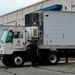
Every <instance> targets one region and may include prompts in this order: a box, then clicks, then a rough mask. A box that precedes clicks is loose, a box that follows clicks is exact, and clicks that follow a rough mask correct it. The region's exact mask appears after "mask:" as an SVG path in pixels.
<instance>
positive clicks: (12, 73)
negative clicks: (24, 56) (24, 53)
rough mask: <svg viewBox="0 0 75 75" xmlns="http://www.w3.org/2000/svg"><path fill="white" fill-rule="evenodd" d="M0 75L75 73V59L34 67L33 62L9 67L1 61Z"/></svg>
mask: <svg viewBox="0 0 75 75" xmlns="http://www.w3.org/2000/svg"><path fill="white" fill-rule="evenodd" d="M0 75H75V61H73V60H72V61H69V63H65V61H61V62H59V63H58V64H57V65H41V66H37V68H34V67H32V66H31V63H30V62H28V63H25V64H24V66H23V67H7V66H5V65H3V64H2V62H1V61H0Z"/></svg>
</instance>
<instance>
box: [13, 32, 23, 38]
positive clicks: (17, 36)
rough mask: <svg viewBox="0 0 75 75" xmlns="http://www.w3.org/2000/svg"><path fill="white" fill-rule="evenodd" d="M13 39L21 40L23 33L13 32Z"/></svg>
mask: <svg viewBox="0 0 75 75" xmlns="http://www.w3.org/2000/svg"><path fill="white" fill-rule="evenodd" d="M14 38H23V32H14Z"/></svg>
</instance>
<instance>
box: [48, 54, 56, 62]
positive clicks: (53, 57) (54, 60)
mask: <svg viewBox="0 0 75 75" xmlns="http://www.w3.org/2000/svg"><path fill="white" fill-rule="evenodd" d="M49 61H50V63H55V62H56V61H57V57H56V56H55V55H51V56H50V57H49Z"/></svg>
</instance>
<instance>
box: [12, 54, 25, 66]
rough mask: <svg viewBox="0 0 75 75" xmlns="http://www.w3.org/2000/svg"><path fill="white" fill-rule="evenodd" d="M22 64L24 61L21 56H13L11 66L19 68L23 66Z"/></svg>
mask: <svg viewBox="0 0 75 75" xmlns="http://www.w3.org/2000/svg"><path fill="white" fill-rule="evenodd" d="M23 64H24V59H23V56H21V55H14V56H13V58H12V66H14V67H20V66H23Z"/></svg>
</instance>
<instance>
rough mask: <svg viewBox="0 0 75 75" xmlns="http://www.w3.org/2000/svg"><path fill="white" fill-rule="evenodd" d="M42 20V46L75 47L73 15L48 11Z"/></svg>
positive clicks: (74, 18)
mask: <svg viewBox="0 0 75 75" xmlns="http://www.w3.org/2000/svg"><path fill="white" fill-rule="evenodd" d="M43 19H44V21H43V24H44V30H43V31H44V34H43V35H44V40H43V41H44V45H52V46H60V47H61V46H64V47H66V48H68V47H67V46H69V47H70V46H73V47H75V13H73V12H55V11H49V12H44V18H43ZM70 48H71V47H70Z"/></svg>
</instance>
